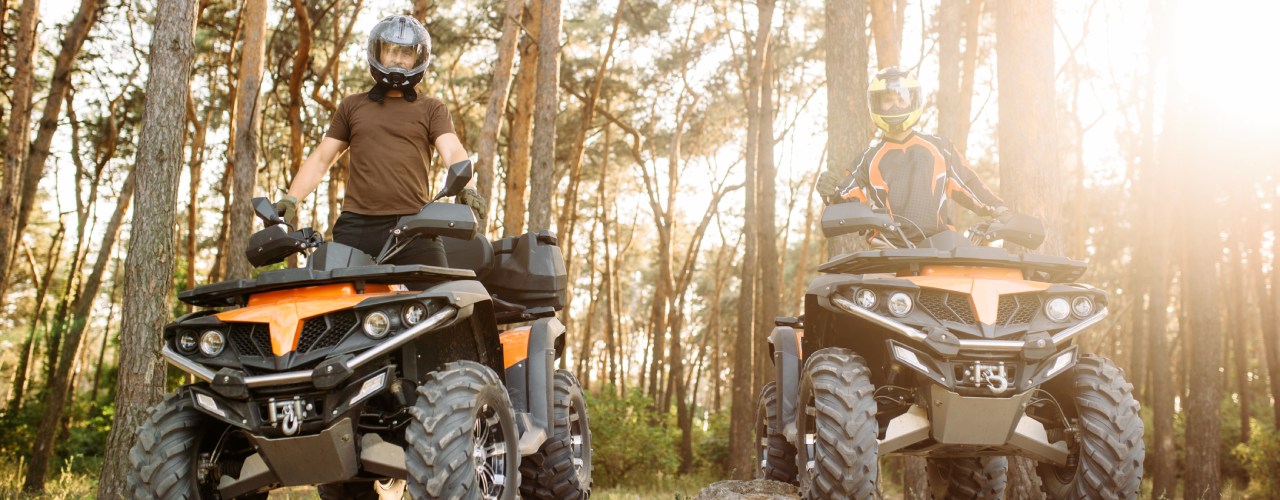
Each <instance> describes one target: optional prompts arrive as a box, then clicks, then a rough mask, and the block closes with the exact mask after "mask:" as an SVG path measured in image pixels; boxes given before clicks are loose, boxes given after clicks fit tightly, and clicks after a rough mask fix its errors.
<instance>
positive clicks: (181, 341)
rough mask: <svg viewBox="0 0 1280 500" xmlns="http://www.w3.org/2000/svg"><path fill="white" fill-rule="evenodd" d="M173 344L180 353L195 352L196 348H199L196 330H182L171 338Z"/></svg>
mask: <svg viewBox="0 0 1280 500" xmlns="http://www.w3.org/2000/svg"><path fill="white" fill-rule="evenodd" d="M173 345H174V347H176V348H177V349H178V352H180V353H182V354H187V355H191V354H195V353H196V349H199V348H200V337H198V336H196V332H194V331H192V330H182V331H180V332H178V336H177V337H176V338H174V339H173Z"/></svg>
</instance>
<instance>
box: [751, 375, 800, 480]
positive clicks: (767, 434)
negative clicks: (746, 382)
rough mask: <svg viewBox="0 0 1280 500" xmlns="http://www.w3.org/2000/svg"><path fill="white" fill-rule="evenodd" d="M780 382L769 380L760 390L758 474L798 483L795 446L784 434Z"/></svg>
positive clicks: (757, 448)
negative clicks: (780, 410) (780, 417)
mask: <svg viewBox="0 0 1280 500" xmlns="http://www.w3.org/2000/svg"><path fill="white" fill-rule="evenodd" d="M777 413H778V383H777V382H769V383H767V384H765V385H764V389H761V390H760V403H759V405H758V406H756V463H757V464H760V469H759V470H757V471H756V472H757V474H756V476H757V477H759V478H760V479H771V480H774V481H781V482H784V483H789V484H795V483H796V447H795V446H792V445H791V443H790V442H788V441H787V437H786V436H783V435H782V422H781V419H779V418H778V415H777Z"/></svg>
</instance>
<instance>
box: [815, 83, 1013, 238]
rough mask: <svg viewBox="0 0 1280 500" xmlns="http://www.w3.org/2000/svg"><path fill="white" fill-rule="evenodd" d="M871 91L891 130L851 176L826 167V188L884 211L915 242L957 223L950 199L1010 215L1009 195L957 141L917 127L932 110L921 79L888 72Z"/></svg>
mask: <svg viewBox="0 0 1280 500" xmlns="http://www.w3.org/2000/svg"><path fill="white" fill-rule="evenodd" d="M867 97H868V99H867V100H868V103H867V104H868V107H869V108H870V110H871V118H872V120H874V121H875V123H876V126H877V127H879V128H880V130H881V131H882V132H883V133H882V134H881V140H880V142H878V143H876V144H873V145H872V146H871V147H870V148H867V150H866V151H864V152H863V153H862V156H861V159H859V160H858V163H857V164H856V165H854V166H853V169H852V170H849V171H847V172H844V174H845V175H840V174H837V173H835V172H832V171H830V170H826V171H823V172H822V173H821V174H820V175H819V176H818V182H817V190H818V194H820V195H822V196H824V197H825V196H838V197H840V198H842V199H845V200H857V201H860V202H863V203H867V204H869V205H871V206H872V207H873V208H879V209H884V210H886V211H888V212H889V214H891V215H893V216H894V220H895V221H899V222H901V226H902V230H903V232H904V233H906V235H907V237H908V238H909V239H911V240H912V241H919V240H920V239H923V238H925V237H928V236H932V235H933V234H935V233H938V232H940V231H942V230H944V229H950V222H951V221H950V218H949V217H948V215H947V213H946V210H944V208H943V207H944V205H945V203H944V202H945V201H946V200H947V199H954V200H955V201H957V202H959V203H960V204H961V205H964V206H965V207H967V208H968V209H970V210H972V211H974V212H975V213H977V214H979V215H985V216H990V217H996V218H1004V217H1006V216H1007V214H1009V209H1008V208H1007V207H1005V204H1004V201H1003V200H1001V199H1000V197H999V196H996V194H995V193H994V192H992V191H991V190H990V189H988V188H987V186H986V185H985V184H983V183H982V180H981V179H979V178H978V175H977V174H975V173H974V172H973V169H971V168H969V164H968V162H966V161H965V159H964V157H963V156H961V155H960V154H959V153H958V152H957V151H956V149H955V148H954V147H953V146H952V145H951V142H950V141H947V140H946V139H943V138H941V137H938V136H933V135H927V134H921V133H918V132H916V131H915V130H913V127H915V125H916V123H917V122H918V121H919V120H920V114H921V113H922V112H923V110H924V98H923V96H922V95H921V92H920V82H918V81H916V79H915V77H913V76H912V75H911V74H910V73H908V72H907V71H904V70H902V69H899V68H896V67H890V68H885V69H883V70H880V72H879V73H877V74H876V76H875V79H874V80H872V81H871V85H870V87H869V90H868V92H867ZM873 243H874V241H873Z"/></svg>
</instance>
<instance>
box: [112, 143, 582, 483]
mask: <svg viewBox="0 0 1280 500" xmlns="http://www.w3.org/2000/svg"><path fill="white" fill-rule="evenodd" d="M471 174H472V172H471V165H470V162H460V163H458V164H455V165H453V166H451V167H450V168H449V171H448V177H447V179H446V180H445V187H444V189H442V190H441V192H440V193H439V194H438V195H437V196H436V197H435V198H434V199H433V200H432V202H431V203H428V204H427V205H426V206H424V207H423V208H422V210H421V211H420V212H418V213H417V214H414V215H410V216H405V217H402V218H401V219H400V220H399V222H398V223H397V225H396V227H395V229H394V230H392V231H391V233H392V234H390V235H389V237H388V240H387V243H386V245H384V247H383V248H384V250H383V252H382V254H381V255H379V256H378V257H376V258H375V257H372V256H370V255H368V254H366V253H364V252H361V251H360V250H357V249H355V248H352V247H350V246H346V245H342V244H339V243H336V242H326V241H324V240H323V238H322V237H321V236H320V235H319V234H318V233H317V232H315V231H313V230H311V229H309V228H303V229H297V230H295V229H294V228H293V227H292V226H289V225H288V224H287V223H286V222H285V221H284V220H283V219H281V218H280V217H279V216H278V215H277V214H276V212H275V210H274V209H273V208H272V206H271V204H270V202H268V201H267V199H266V198H257V199H255V200H253V203H254V211H255V212H256V214H257V216H258V218H260V219H261V220H262V221H263V222H264V223H265V224H266V226H267V227H266V229H264V230H262V231H259V232H257V233H255V234H254V235H252V237H251V239H250V242H249V245H248V250H247V251H246V254H247V257H248V258H249V261H250V262H251V263H252V264H253V265H254V266H258V267H261V266H266V265H270V264H274V263H278V262H281V261H283V260H284V259H285V258H287V257H289V256H291V255H295V254H298V253H303V254H305V255H306V265H305V266H304V267H301V268H284V269H275V270H266V271H263V272H261V273H259V274H258V275H257V277H255V278H253V279H239V280H231V281H223V282H219V283H214V284H209V285H205V286H201V287H197V288H195V289H193V290H189V291H186V292H183V293H181V294H179V298H180V299H181V300H182V301H184V302H186V303H188V304H191V305H193V306H197V307H201V308H205V309H203V310H200V311H198V312H194V313H191V314H187V315H185V316H182V317H180V318H178V319H177V320H176V321H174V322H172V323H170V324H168V325H166V326H165V327H164V331H163V347H162V348H161V354H162V355H163V357H164V358H165V360H167V361H168V362H169V363H170V364H172V365H174V366H175V367H177V368H178V369H180V370H182V371H183V372H186V373H187V374H188V375H189V376H190V378H189V379H188V380H194V381H195V382H194V383H190V384H187V385H184V386H182V387H180V388H179V389H178V390H177V392H175V393H173V394H170V395H169V396H168V397H166V398H165V399H164V400H163V401H162V402H160V403H159V404H157V405H156V406H154V407H153V408H151V410H150V414H149V416H148V417H147V419H146V421H145V422H144V423H143V424H142V426H141V427H140V428H139V429H138V431H137V432H138V439H137V444H136V445H134V447H133V448H132V449H131V450H130V453H129V460H130V462H131V464H132V469H131V471H130V473H129V477H128V482H129V488H130V490H131V492H132V495H131V496H133V497H135V498H206V499H208V498H215V499H217V498H225V499H229V498H267V495H268V492H269V491H270V490H272V489H275V488H281V487H289V486H299V485H310V484H318V485H320V487H319V492H320V495H321V497H322V498H377V491H376V490H375V483H376V484H377V487H378V488H384V489H385V488H387V487H388V486H389V485H397V486H396V487H397V488H401V489H402V488H404V487H405V486H406V485H407V489H408V491H409V493H410V494H411V495H412V497H413V498H419V499H422V498H487V499H488V498H492V499H510V498H517V497H518V496H519V495H523V496H525V497H527V498H547V499H550V498H556V499H561V498H585V497H586V496H587V495H588V494H589V492H590V488H591V432H590V430H589V429H588V425H587V424H588V418H587V409H586V402H585V400H584V398H583V394H582V389H581V387H580V385H579V383H578V381H577V380H576V379H575V378H574V377H573V376H572V375H571V374H569V373H568V372H566V371H563V370H556V365H555V363H556V360H557V359H559V358H560V357H562V356H563V355H564V352H565V345H566V341H565V328H564V326H563V325H562V324H561V323H560V322H559V321H557V320H556V318H555V312H556V311H557V310H559V309H560V308H562V307H563V305H564V300H565V288H566V276H565V267H564V260H563V257H562V255H561V252H560V249H559V248H558V247H557V243H556V239H555V238H554V237H553V236H551V235H550V234H548V233H546V232H541V233H527V234H524V235H522V236H519V237H514V238H505V239H502V240H499V241H497V242H496V243H490V242H489V241H488V240H486V239H485V238H484V237H483V236H481V235H479V234H478V223H477V220H476V218H475V216H474V214H473V213H472V212H471V209H470V208H469V207H467V206H466V205H463V204H455V203H446V202H439V203H437V201H438V200H440V199H441V198H444V197H446V196H456V195H458V193H460V192H461V190H462V188H463V187H464V186H465V185H466V183H467V182H468V180H469V179H470V178H471ZM416 238H442V240H443V241H442V243H443V245H444V247H445V250H446V253H447V255H448V263H449V266H448V267H437V266H424V265H392V264H387V263H384V261H386V260H387V259H388V257H389V256H391V255H394V254H395V252H396V251H397V250H399V249H402V248H403V247H404V245H406V244H407V243H408V242H410V241H411V240H413V239H416ZM515 323H526V324H525V326H521V327H518V328H511V329H508V330H506V331H503V330H501V329H499V325H511V324H515ZM396 481H403V482H402V483H398V482H396Z"/></svg>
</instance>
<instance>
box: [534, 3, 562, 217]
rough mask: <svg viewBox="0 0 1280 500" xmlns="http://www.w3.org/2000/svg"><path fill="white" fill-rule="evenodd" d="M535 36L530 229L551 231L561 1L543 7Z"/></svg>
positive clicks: (557, 110) (553, 197)
mask: <svg viewBox="0 0 1280 500" xmlns="http://www.w3.org/2000/svg"><path fill="white" fill-rule="evenodd" d="M539 24H541V28H540V30H541V31H540V33H539V34H538V90H537V100H536V101H535V102H536V105H535V109H534V118H533V120H534V125H533V148H532V155H533V164H532V166H531V168H530V171H529V177H530V179H529V230H530V231H544V230H550V229H551V223H552V221H551V203H552V202H553V201H554V199H555V191H554V190H555V160H556V114H557V113H558V112H559V110H560V109H559V108H560V105H559V99H558V95H559V92H560V2H559V1H546V2H543V4H542V16H541V19H539Z"/></svg>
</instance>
